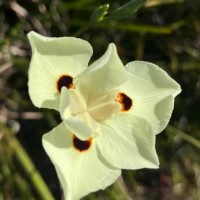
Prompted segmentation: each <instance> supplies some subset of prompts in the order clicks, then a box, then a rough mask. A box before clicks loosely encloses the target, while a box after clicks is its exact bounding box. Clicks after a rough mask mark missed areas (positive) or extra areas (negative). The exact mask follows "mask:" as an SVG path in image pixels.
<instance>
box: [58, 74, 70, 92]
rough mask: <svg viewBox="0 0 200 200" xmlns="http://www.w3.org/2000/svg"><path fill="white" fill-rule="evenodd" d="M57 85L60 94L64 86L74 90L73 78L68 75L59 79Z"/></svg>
mask: <svg viewBox="0 0 200 200" xmlns="http://www.w3.org/2000/svg"><path fill="white" fill-rule="evenodd" d="M56 84H57V90H58V91H59V92H60V91H61V88H62V87H63V86H64V87H67V88H68V89H70V88H73V78H72V77H71V76H70V75H68V74H64V75H62V76H60V77H59V78H58V80H57V83H56Z"/></svg>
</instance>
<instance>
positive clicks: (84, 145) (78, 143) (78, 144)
mask: <svg viewBox="0 0 200 200" xmlns="http://www.w3.org/2000/svg"><path fill="white" fill-rule="evenodd" d="M73 145H74V148H75V149H76V150H78V151H80V152H84V151H87V150H89V148H90V147H91V145H92V138H91V137H90V138H89V139H87V140H85V141H82V140H79V139H78V138H77V137H76V136H75V135H73Z"/></svg>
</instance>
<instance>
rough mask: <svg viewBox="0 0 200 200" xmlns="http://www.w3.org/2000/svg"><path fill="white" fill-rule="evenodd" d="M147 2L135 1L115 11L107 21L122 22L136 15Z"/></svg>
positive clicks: (144, 0) (143, 0)
mask: <svg viewBox="0 0 200 200" xmlns="http://www.w3.org/2000/svg"><path fill="white" fill-rule="evenodd" d="M146 1H147V0H133V1H130V2H128V3H126V4H124V5H123V6H121V7H119V8H118V9H117V10H114V11H113V12H111V13H110V15H109V16H108V17H107V18H105V20H120V19H124V18H126V17H128V16H130V15H132V14H133V13H135V12H136V11H137V10H138V9H139V8H140V7H141V6H142V5H144V3H145V2H146Z"/></svg>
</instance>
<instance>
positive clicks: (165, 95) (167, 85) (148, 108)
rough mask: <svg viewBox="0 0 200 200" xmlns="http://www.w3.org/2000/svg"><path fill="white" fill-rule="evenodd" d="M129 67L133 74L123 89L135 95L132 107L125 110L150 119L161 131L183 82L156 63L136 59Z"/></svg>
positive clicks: (155, 128)
mask: <svg viewBox="0 0 200 200" xmlns="http://www.w3.org/2000/svg"><path fill="white" fill-rule="evenodd" d="M125 68H126V70H127V71H128V72H130V78H129V81H128V82H126V83H125V84H124V85H123V86H122V87H121V88H120V92H121V93H123V94H124V95H126V96H127V97H128V98H130V99H131V101H132V107H130V109H129V110H128V111H127V112H124V114H127V115H129V114H134V115H137V116H140V117H142V118H144V119H146V120H147V121H148V122H149V123H150V124H151V126H152V127H153V129H154V131H155V133H156V134H157V133H160V132H161V131H162V130H163V129H164V128H165V127H166V125H167V124H168V122H169V119H170V117H171V113H172V110H173V107H174V98H175V97H176V95H178V94H179V93H180V91H181V89H180V85H179V84H178V83H177V82H176V81H174V80H173V79H172V78H170V77H169V75H168V74H167V73H166V72H165V71H164V70H162V69H161V68H159V67H158V66H157V65H154V64H152V63H148V62H143V61H135V62H131V63H128V64H127V65H126V66H125ZM127 102H128V101H127Z"/></svg>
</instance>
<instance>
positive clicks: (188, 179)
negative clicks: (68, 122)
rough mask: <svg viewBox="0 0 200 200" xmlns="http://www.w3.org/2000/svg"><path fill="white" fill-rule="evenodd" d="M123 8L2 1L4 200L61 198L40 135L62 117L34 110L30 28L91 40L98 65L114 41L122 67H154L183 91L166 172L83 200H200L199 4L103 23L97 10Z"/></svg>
mask: <svg viewBox="0 0 200 200" xmlns="http://www.w3.org/2000/svg"><path fill="white" fill-rule="evenodd" d="M143 2H144V0H143ZM125 3H127V1H125V0H112V1H111V0H101V1H100V0H76V1H75V0H69V1H64V0H60V1H58V0H41V1H39V0H29V1H26V0H18V1H15V0H7V1H4V0H0V200H40V199H41V200H51V199H57V200H59V199H61V198H62V197H61V196H62V191H61V189H60V185H59V182H58V179H57V177H56V173H55V170H54V167H53V165H52V163H51V162H50V160H49V158H48V157H47V155H46V154H45V152H44V150H43V148H42V145H41V137H42V135H43V134H44V133H45V132H48V131H49V130H51V129H52V128H53V127H55V126H56V125H57V124H58V123H59V122H60V118H59V115H58V113H56V112H54V111H52V110H47V109H43V110H41V109H37V108H36V107H34V106H33V104H32V102H31V101H30V98H29V95H28V88H27V72H28V68H29V62H30V58H31V49H30V45H29V43H28V40H27V36H26V35H27V33H28V32H29V31H31V30H34V31H36V32H38V33H40V34H43V35H47V36H77V37H80V38H83V39H85V40H88V41H89V42H90V43H91V44H92V46H93V48H94V55H93V57H92V59H93V60H94V59H96V58H98V57H100V56H101V55H102V54H103V53H104V52H105V50H106V49H107V46H108V44H109V43H110V42H114V43H115V44H116V45H117V48H118V53H119V55H120V57H121V59H122V60H123V63H124V64H126V63H127V62H130V61H133V60H146V61H150V62H153V63H156V64H158V65H159V66H160V67H162V68H163V69H164V70H166V71H167V72H168V73H169V74H170V76H171V77H173V78H174V79H175V80H176V81H177V82H179V83H180V85H181V87H182V93H181V94H180V95H179V96H178V97H177V98H176V102H175V109H174V112H173V115H172V118H171V120H170V125H169V126H168V127H167V128H166V129H165V131H163V133H161V134H159V135H158V136H157V143H156V149H157V152H158V155H159V159H160V168H159V169H158V170H149V169H141V170H136V171H123V177H121V178H120V179H119V180H118V181H117V182H116V183H115V184H114V185H112V186H111V187H109V188H107V189H106V190H105V191H99V192H96V193H94V194H91V195H89V196H88V197H86V198H84V199H91V200H95V199H102V200H104V199H105V200H127V199H135V200H146V199H148V200H172V199H173V200H174V199H175V200H179V199H181V200H197V199H200V156H199V155H200V1H199V0H192V1H191V0H149V1H148V2H147V3H145V5H144V6H142V7H141V8H140V9H139V10H138V11H137V12H136V13H130V14H128V16H124V18H123V19H119V20H118V19H108V20H101V19H102V18H100V17H99V13H101V11H102V8H99V6H101V5H105V4H109V5H110V7H109V9H108V11H107V12H108V14H110V13H112V12H113V11H114V10H116V9H117V8H119V7H120V6H122V5H123V4H125ZM105 7H106V6H105ZM105 7H103V8H105ZM97 8H99V10H98V11H96V12H95V10H96V9H97ZM48 188H49V189H48Z"/></svg>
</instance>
